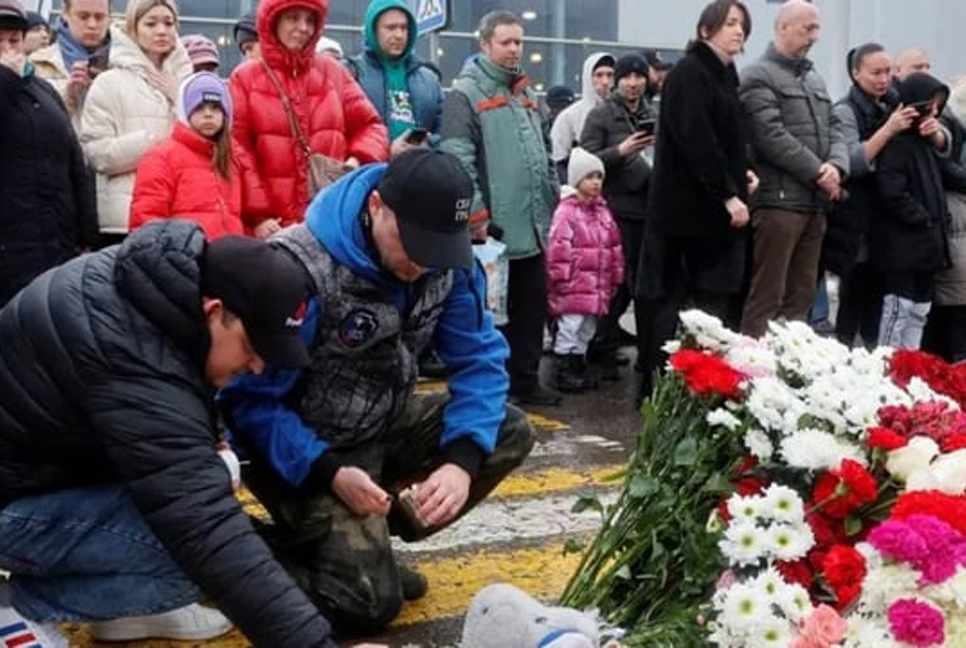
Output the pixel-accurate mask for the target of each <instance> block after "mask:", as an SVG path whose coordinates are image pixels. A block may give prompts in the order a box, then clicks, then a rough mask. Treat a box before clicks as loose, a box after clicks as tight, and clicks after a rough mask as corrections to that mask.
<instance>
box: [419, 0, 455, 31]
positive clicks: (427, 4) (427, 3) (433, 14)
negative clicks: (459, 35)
mask: <svg viewBox="0 0 966 648" xmlns="http://www.w3.org/2000/svg"><path fill="white" fill-rule="evenodd" d="M446 3H447V0H412V4H413V14H415V16H416V28H417V30H418V31H419V35H420V36H422V35H423V34H428V33H430V32H434V31H439V30H440V29H443V28H444V27H446V22H447V20H448V18H449V16H448V14H449V12H448V11H447V8H446Z"/></svg>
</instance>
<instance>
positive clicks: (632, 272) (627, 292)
mask: <svg viewBox="0 0 966 648" xmlns="http://www.w3.org/2000/svg"><path fill="white" fill-rule="evenodd" d="M615 220H616V221H617V226H618V227H619V228H620V230H621V247H622V248H623V250H624V283H622V284H621V285H620V287H619V288H618V289H617V292H616V293H614V296H613V297H612V298H611V300H610V306H609V307H608V309H607V315H605V316H603V317H601V318H600V320H599V321H598V322H597V332H596V333H595V334H594V339H593V341H592V342H591V350H592V354H594V355H596V354H607V353H612V352H614V351H616V350H617V348H618V346H620V342H619V340H620V318H621V316H623V315H624V312H625V311H627V307H628V306H630V305H631V299H632V298H633V295H634V294H635V293H636V292H637V291H636V288H635V285H636V280H637V267H638V263H639V261H640V258H641V246H642V245H643V242H644V221H643V220H634V219H628V218H619V217H616V216H615ZM639 311H640V309H639V308H636V307H635V308H634V320H635V322H634V323H635V325H636V328H637V330H638V331H640V327H641V324H642V322H641V321H640V319H639V318H638V312H639Z"/></svg>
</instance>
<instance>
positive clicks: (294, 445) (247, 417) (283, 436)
mask: <svg viewBox="0 0 966 648" xmlns="http://www.w3.org/2000/svg"><path fill="white" fill-rule="evenodd" d="M318 319H319V303H318V300H317V299H313V300H311V301H310V302H309V308H308V312H307V313H306V315H305V321H304V322H303V323H302V330H301V335H302V340H303V342H305V343H306V345H311V343H312V338H313V334H314V332H315V330H316V323H317V322H318ZM300 377H301V372H299V371H295V370H290V369H276V368H268V369H266V370H265V372H264V373H262V374H261V375H257V376H256V375H254V374H246V375H244V376H239V377H238V378H236V379H234V380H233V381H231V382H230V383H229V384H228V385H227V386H226V387H225V388H224V389H222V390H221V392H220V393H219V395H218V400H219V402H220V403H221V405H222V407H223V409H224V411H225V412H226V414H227V417H228V420H229V425H230V427H231V432H232V434H233V435H234V436H236V437H238V438H239V439H241V440H242V441H243V442H244V443H245V444H246V445H248V446H251V447H252V448H253V449H254V450H255V451H257V452H258V453H260V454H261V455H262V456H263V457H265V458H267V459H268V461H269V463H270V464H271V466H272V467H273V468H275V470H276V471H277V472H278V474H279V475H281V476H282V477H283V478H284V479H285V481H286V482H287V483H289V484H291V485H292V486H299V485H301V484H302V483H303V482H304V481H305V480H306V478H307V477H308V475H309V471H310V469H311V468H312V463H313V462H314V461H315V460H316V459H318V458H319V457H320V456H321V455H322V453H324V452H325V451H326V449H327V448H328V445H327V444H326V443H325V441H323V440H321V439H320V438H319V437H318V435H316V433H315V431H314V430H313V429H312V428H310V427H309V426H307V425H306V424H305V423H304V422H303V421H302V418H301V417H300V416H299V414H298V412H296V411H294V410H292V409H290V408H289V407H288V406H287V405H286V403H285V397H286V395H287V394H288V393H289V392H290V391H291V390H292V389H293V388H294V387H295V386H296V384H297V383H298V381H299V378H300Z"/></svg>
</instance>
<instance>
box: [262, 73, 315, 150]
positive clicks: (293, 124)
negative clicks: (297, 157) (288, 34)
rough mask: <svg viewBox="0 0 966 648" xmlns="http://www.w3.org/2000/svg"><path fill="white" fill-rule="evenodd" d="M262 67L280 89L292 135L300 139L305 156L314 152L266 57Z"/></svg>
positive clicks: (279, 92) (277, 88)
mask: <svg viewBox="0 0 966 648" xmlns="http://www.w3.org/2000/svg"><path fill="white" fill-rule="evenodd" d="M259 61H260V62H261V64H262V67H263V68H265V72H266V73H268V78H269V79H271V80H272V85H274V86H275V89H276V90H278V96H279V97H280V98H281V100H282V107H283V108H284V109H285V114H286V115H287V116H288V125H289V128H291V129H292V135H293V136H294V137H295V139H296V140H297V141H298V143H299V146H301V147H302V152H303V153H305V157H308V156H309V155H311V154H312V149H311V147H309V143H308V142H307V141H306V140H305V136H304V135H303V134H302V128H301V127H300V126H299V122H298V119H296V118H295V111H294V110H293V109H292V103H291V102H290V101H289V99H288V95H287V94H285V90H283V89H282V84H281V82H280V81H279V80H278V77H277V76H275V71H274V70H272V68H271V67H269V65H268V63H266V62H265V59H259Z"/></svg>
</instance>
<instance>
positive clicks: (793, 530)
mask: <svg viewBox="0 0 966 648" xmlns="http://www.w3.org/2000/svg"><path fill="white" fill-rule="evenodd" d="M766 533H767V540H766V542H767V543H768V546H769V547H770V548H771V552H772V555H773V556H774V557H775V558H777V559H778V560H786V561H789V562H794V561H796V560H799V559H801V558H804V557H805V554H806V553H808V550H809V549H811V548H812V546H813V545H814V544H815V536H814V535H812V529H811V527H809V526H808V525H807V524H804V523H803V524H799V525H795V526H793V525H791V524H772V525H771V526H770V527H768V530H767V532H766Z"/></svg>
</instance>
